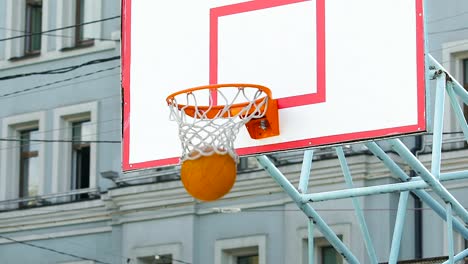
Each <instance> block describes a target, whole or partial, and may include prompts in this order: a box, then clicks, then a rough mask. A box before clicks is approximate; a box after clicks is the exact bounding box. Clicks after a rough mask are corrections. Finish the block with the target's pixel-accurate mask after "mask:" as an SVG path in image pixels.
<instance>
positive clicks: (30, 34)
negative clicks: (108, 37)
mask: <svg viewBox="0 0 468 264" xmlns="http://www.w3.org/2000/svg"><path fill="white" fill-rule="evenodd" d="M116 18H120V16H113V17H108V18H103V19H99V20H94V21H89V22H84V23H80V24H75V25H71V26H66V27H61V28H54V29H49V30H45V31H41V32H35V33H28V34H24V35H20V36H14V37H9V38H3V39H0V42H2V41H7V40H12V39H18V38H24V37H29V36H34V35H41V34H46V33H49V32H55V31H59V30H64V29H69V28H75V27H80V26H84V25H89V24H94V23H98V22H104V21H108V20H112V19H116Z"/></svg>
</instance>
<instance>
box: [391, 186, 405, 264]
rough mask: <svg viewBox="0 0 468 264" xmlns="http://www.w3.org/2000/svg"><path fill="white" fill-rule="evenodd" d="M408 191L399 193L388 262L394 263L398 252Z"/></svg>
mask: <svg viewBox="0 0 468 264" xmlns="http://www.w3.org/2000/svg"><path fill="white" fill-rule="evenodd" d="M408 195H409V192H402V193H400V200H399V202H398V211H397V216H396V220H395V229H394V230H393V238H392V247H391V248H390V257H389V259H388V263H389V264H395V263H397V261H398V254H399V253H400V244H401V243H400V242H401V235H402V233H403V228H404V226H405V217H406V206H407V204H408Z"/></svg>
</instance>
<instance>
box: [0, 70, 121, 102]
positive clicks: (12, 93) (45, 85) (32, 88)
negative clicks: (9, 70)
mask: <svg viewBox="0 0 468 264" xmlns="http://www.w3.org/2000/svg"><path fill="white" fill-rule="evenodd" d="M118 68H120V65H118V66H114V67H110V68H105V69H102V70H99V71H94V72H90V73H86V74H81V75H77V76H74V77H70V78H67V79H62V80H58V81H55V82H50V83H46V84H41V85H37V86H34V87H31V88H27V89H23V90H19V91H14V92H10V93H6V94H2V95H0V98H1V97H8V96H12V95H17V94H21V93H25V92H29V91H33V90H37V89H40V88H43V87H47V86H51V85H54V84H58V83H63V82H68V81H71V80H75V79H79V78H83V77H87V76H91V75H94V74H98V73H101V72H105V71H110V70H114V69H118Z"/></svg>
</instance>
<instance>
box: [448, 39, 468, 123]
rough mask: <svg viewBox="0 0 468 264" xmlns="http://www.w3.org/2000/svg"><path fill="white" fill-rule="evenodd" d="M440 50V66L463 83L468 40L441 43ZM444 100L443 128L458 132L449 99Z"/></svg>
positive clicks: (467, 57) (467, 54) (467, 56)
mask: <svg viewBox="0 0 468 264" xmlns="http://www.w3.org/2000/svg"><path fill="white" fill-rule="evenodd" d="M442 50H443V51H442V66H443V67H444V68H445V69H446V70H447V71H448V72H449V73H450V74H451V75H453V77H455V79H457V80H458V81H459V82H460V83H461V82H463V80H462V78H463V60H464V59H468V39H465V40H459V41H453V42H446V43H443V44H442ZM462 85H463V83H462ZM446 100H447V101H446V103H445V113H448V114H446V116H445V118H444V120H445V121H444V127H446V128H448V129H449V130H448V131H460V130H461V126H460V125H459V124H458V122H457V119H456V117H455V114H453V110H452V106H451V105H450V102H449V101H448V100H449V99H448V98H446ZM459 103H461V99H460V100H459Z"/></svg>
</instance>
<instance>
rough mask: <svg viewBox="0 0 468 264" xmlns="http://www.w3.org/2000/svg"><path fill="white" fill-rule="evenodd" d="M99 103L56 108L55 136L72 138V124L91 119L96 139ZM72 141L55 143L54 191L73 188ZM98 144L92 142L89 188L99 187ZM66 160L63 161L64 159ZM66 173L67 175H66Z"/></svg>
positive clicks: (92, 137)
mask: <svg viewBox="0 0 468 264" xmlns="http://www.w3.org/2000/svg"><path fill="white" fill-rule="evenodd" d="M97 110H98V103H97V102H90V103H84V104H78V105H70V106H65V107H61V108H56V109H54V113H53V116H54V119H53V123H54V125H53V138H59V139H71V138H72V124H73V123H75V122H80V121H83V120H89V121H90V122H91V124H90V133H91V135H90V137H89V138H88V140H90V141H94V140H97V138H98V122H99V120H98V112H97ZM72 145H73V144H72V143H71V142H70V143H69V144H54V146H53V159H52V160H53V164H52V193H60V192H67V191H71V190H72V188H71V187H72V185H71V181H72ZM97 147H98V146H97V144H96V143H90V157H89V159H90V164H89V169H90V172H89V188H90V189H93V188H97V186H98V175H97ZM64 160H65V161H66V162H63V161H64ZM64 175H66V177H64Z"/></svg>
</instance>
